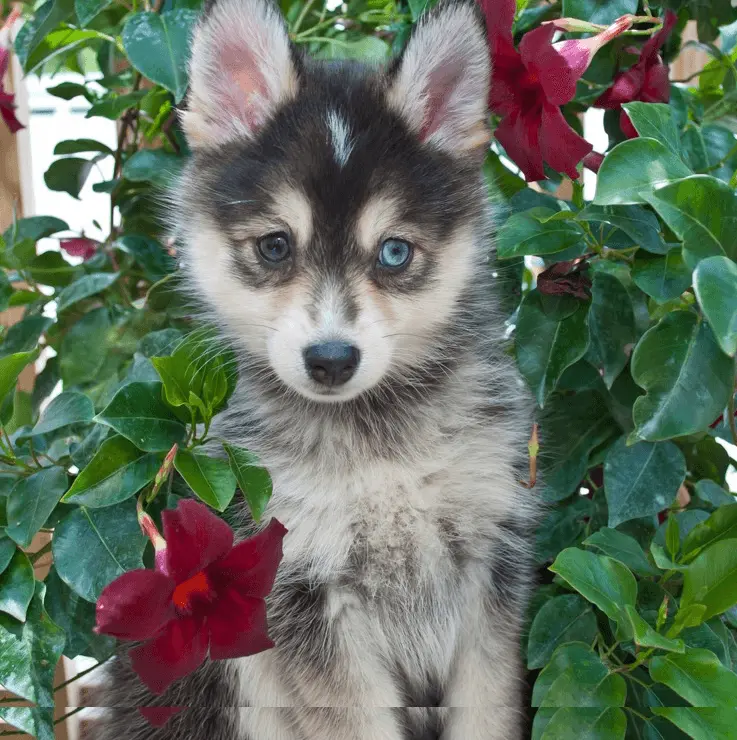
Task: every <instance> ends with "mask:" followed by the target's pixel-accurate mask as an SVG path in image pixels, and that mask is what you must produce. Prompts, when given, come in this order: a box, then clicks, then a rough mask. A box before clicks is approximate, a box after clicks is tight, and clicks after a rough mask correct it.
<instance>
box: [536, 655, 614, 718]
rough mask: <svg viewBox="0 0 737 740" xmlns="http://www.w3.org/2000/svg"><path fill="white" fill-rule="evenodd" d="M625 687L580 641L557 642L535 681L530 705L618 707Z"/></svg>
mask: <svg viewBox="0 0 737 740" xmlns="http://www.w3.org/2000/svg"><path fill="white" fill-rule="evenodd" d="M626 695H627V687H626V685H625V682H624V679H623V678H622V676H619V675H615V674H610V672H609V669H608V668H607V667H606V665H604V663H603V662H602V660H601V658H600V657H599V656H598V655H597V654H596V653H595V652H594V651H593V650H591V648H590V647H589V646H588V645H586V644H584V643H582V642H572V643H568V644H566V645H561V646H560V647H559V648H558V649H557V650H556V651H555V652H554V653H553V657H552V658H551V660H550V663H548V665H547V666H545V668H544V669H543V670H542V672H541V673H540V675H539V676H538V678H537V681H536V682H535V687H534V689H533V692H532V706H533V707H621V706H624V702H625V697H626Z"/></svg>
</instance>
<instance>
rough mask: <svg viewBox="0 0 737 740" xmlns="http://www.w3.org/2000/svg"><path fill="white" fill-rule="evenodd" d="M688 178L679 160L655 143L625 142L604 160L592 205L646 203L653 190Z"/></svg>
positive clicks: (618, 145) (641, 141) (686, 170)
mask: <svg viewBox="0 0 737 740" xmlns="http://www.w3.org/2000/svg"><path fill="white" fill-rule="evenodd" d="M690 174H691V171H690V170H689V169H688V167H686V165H685V164H683V162H682V161H681V160H680V158H679V157H678V156H677V155H676V154H674V153H673V152H671V151H669V150H668V149H667V148H666V147H665V146H664V145H663V144H661V143H660V142H659V141H656V140H655V139H645V138H637V139H629V140H628V141H623V142H622V143H621V144H617V146H615V147H614V149H612V151H611V152H609V154H607V156H606V157H605V158H604V161H603V162H602V165H601V167H600V168H599V174H598V177H597V182H596V196H595V198H594V203H596V204H597V205H600V206H614V205H627V204H637V203H647V202H648V197H647V196H648V195H649V194H651V193H652V192H653V190H656V189H658V188H660V187H663V186H664V185H667V184H668V183H671V182H674V181H675V180H680V179H682V178H684V177H688V176H689V175H690ZM661 215H662V214H661Z"/></svg>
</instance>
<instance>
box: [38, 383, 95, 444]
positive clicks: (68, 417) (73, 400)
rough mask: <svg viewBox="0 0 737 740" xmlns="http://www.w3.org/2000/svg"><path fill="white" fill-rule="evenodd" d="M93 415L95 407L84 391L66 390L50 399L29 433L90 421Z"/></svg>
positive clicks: (42, 432)
mask: <svg viewBox="0 0 737 740" xmlns="http://www.w3.org/2000/svg"><path fill="white" fill-rule="evenodd" d="M94 416H95V407H94V406H93V404H92V401H91V400H90V399H89V398H88V397H87V396H85V395H84V393H78V392H77V391H66V392H64V393H60V394H59V395H58V396H57V397H56V398H54V399H53V400H52V401H51V403H50V404H49V405H48V407H47V408H46V411H44V413H43V414H42V415H41V418H40V419H39V420H38V423H37V424H36V426H35V427H33V430H32V432H31V434H34V435H36V434H48V432H53V431H56V430H57V429H61V428H62V427H67V426H69V425H70V424H79V423H84V422H89V421H92V419H93V417H94Z"/></svg>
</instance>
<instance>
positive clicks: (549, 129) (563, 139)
mask: <svg viewBox="0 0 737 740" xmlns="http://www.w3.org/2000/svg"><path fill="white" fill-rule="evenodd" d="M592 149H593V146H592V145H591V144H589V143H588V141H586V139H583V138H581V137H580V136H579V135H578V134H577V133H576V132H575V131H574V130H573V129H572V128H571V127H570V126H569V125H568V123H567V121H566V119H565V118H564V117H563V114H562V113H561V111H560V108H558V107H557V106H555V105H550V104H546V105H545V106H544V107H543V114H542V124H541V126H540V150H541V151H542V155H543V159H544V160H545V161H546V162H547V163H548V164H549V165H550V166H551V167H552V168H553V169H554V170H556V171H557V172H565V173H566V174H567V175H568V177H570V178H571V179H573V180H575V179H576V178H577V177H578V172H577V170H576V165H577V164H578V163H579V162H580V161H581V160H582V159H583V158H584V157H585V156H586V155H587V154H588V153H589V152H590V151H591V150H592Z"/></svg>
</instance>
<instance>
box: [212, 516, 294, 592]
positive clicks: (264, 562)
mask: <svg viewBox="0 0 737 740" xmlns="http://www.w3.org/2000/svg"><path fill="white" fill-rule="evenodd" d="M286 533H287V530H286V528H285V527H284V525H283V524H282V523H281V522H279V521H277V520H276V519H272V520H271V521H270V522H269V524H268V526H267V527H266V528H264V529H263V530H261V532H259V533H258V534H257V535H254V536H253V537H249V538H248V539H247V540H244V541H243V542H241V543H239V544H237V545H236V546H235V547H234V548H233V549H232V550H231V551H230V552H229V553H228V554H227V555H226V556H225V557H224V558H223V559H222V560H220V561H218V562H217V563H215V564H214V565H213V566H212V567H210V568H208V571H207V572H208V575H210V576H211V577H212V578H213V580H214V581H215V582H216V583H218V584H220V585H224V586H232V587H233V588H235V589H237V590H238V591H239V592H240V593H241V594H242V595H244V596H259V597H261V598H263V597H265V596H267V595H268V594H269V592H270V591H271V589H272V587H273V586H274V579H275V578H276V571H277V568H278V567H279V563H280V562H281V559H282V540H283V539H284V535H285V534H286Z"/></svg>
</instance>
